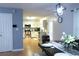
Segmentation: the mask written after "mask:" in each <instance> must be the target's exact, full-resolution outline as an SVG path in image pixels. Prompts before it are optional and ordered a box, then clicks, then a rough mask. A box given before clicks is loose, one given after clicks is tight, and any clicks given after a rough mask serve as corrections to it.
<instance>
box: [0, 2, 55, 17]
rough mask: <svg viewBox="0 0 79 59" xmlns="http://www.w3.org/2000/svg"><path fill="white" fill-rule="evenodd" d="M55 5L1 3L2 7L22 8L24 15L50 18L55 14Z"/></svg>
mask: <svg viewBox="0 0 79 59" xmlns="http://www.w3.org/2000/svg"><path fill="white" fill-rule="evenodd" d="M55 6H56V4H55V3H0V7H8V8H21V9H23V10H24V15H31V16H48V15H51V14H53V10H55Z"/></svg>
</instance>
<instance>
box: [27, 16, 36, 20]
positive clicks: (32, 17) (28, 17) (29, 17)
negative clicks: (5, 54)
mask: <svg viewBox="0 0 79 59" xmlns="http://www.w3.org/2000/svg"><path fill="white" fill-rule="evenodd" d="M36 18H37V17H34V16H27V17H26V19H30V20H32V19H36Z"/></svg>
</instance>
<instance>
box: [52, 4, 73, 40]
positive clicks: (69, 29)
mask: <svg viewBox="0 0 79 59" xmlns="http://www.w3.org/2000/svg"><path fill="white" fill-rule="evenodd" d="M63 6H65V7H66V10H65V11H64V15H63V16H62V18H63V22H62V23H58V22H57V21H54V22H53V31H54V33H53V40H60V38H61V35H62V32H65V33H67V34H73V15H72V12H71V10H72V6H71V4H63Z"/></svg>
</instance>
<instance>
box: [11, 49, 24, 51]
mask: <svg viewBox="0 0 79 59" xmlns="http://www.w3.org/2000/svg"><path fill="white" fill-rule="evenodd" d="M22 50H24V49H14V50H12V51H22Z"/></svg>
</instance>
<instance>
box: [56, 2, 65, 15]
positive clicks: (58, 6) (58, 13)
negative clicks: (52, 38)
mask: <svg viewBox="0 0 79 59" xmlns="http://www.w3.org/2000/svg"><path fill="white" fill-rule="evenodd" d="M65 9H66V8H64V7H63V6H62V5H61V3H58V4H57V5H56V11H57V15H58V16H62V15H63V11H64V10H65Z"/></svg>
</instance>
